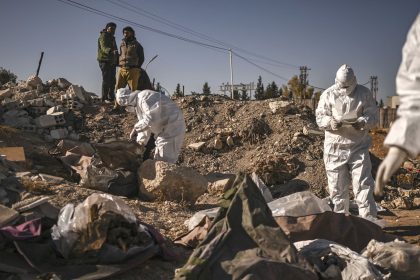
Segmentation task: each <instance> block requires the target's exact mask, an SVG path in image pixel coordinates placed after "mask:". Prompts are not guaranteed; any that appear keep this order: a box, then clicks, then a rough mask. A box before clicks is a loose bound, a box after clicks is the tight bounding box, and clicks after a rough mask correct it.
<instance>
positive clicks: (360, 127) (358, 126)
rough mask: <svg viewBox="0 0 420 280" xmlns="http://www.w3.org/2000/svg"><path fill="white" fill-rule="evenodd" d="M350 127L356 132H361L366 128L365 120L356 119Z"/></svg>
mask: <svg viewBox="0 0 420 280" xmlns="http://www.w3.org/2000/svg"><path fill="white" fill-rule="evenodd" d="M352 126H353V127H354V128H355V129H357V130H363V129H364V128H365V126H366V120H365V119H361V118H358V119H357V121H356V122H355V123H354V124H352Z"/></svg>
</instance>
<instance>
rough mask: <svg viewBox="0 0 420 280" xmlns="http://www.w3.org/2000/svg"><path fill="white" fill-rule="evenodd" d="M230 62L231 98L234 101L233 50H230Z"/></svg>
mask: <svg viewBox="0 0 420 280" xmlns="http://www.w3.org/2000/svg"><path fill="white" fill-rule="evenodd" d="M229 61H230V98H232V99H233V69H232V49H229Z"/></svg>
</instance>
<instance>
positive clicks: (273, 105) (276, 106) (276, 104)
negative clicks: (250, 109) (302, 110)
mask: <svg viewBox="0 0 420 280" xmlns="http://www.w3.org/2000/svg"><path fill="white" fill-rule="evenodd" d="M290 104H291V103H290V102H289V101H282V100H280V101H272V102H270V103H268V107H270V110H271V112H272V113H273V114H275V113H277V112H278V111H279V110H280V109H281V108H286V107H288V106H290Z"/></svg>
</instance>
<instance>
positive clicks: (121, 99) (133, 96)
mask: <svg viewBox="0 0 420 280" xmlns="http://www.w3.org/2000/svg"><path fill="white" fill-rule="evenodd" d="M137 94H138V91H134V92H131V90H129V89H127V88H120V89H118V90H117V94H116V95H115V100H116V101H117V103H118V105H120V106H131V107H135V106H136V104H137Z"/></svg>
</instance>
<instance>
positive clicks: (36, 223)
mask: <svg viewBox="0 0 420 280" xmlns="http://www.w3.org/2000/svg"><path fill="white" fill-rule="evenodd" d="M40 235H41V219H33V220H30V221H27V222H24V223H22V224H19V225H17V226H7V227H2V228H1V229H0V241H2V239H5V240H28V239H32V238H36V237H38V236H40Z"/></svg>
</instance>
